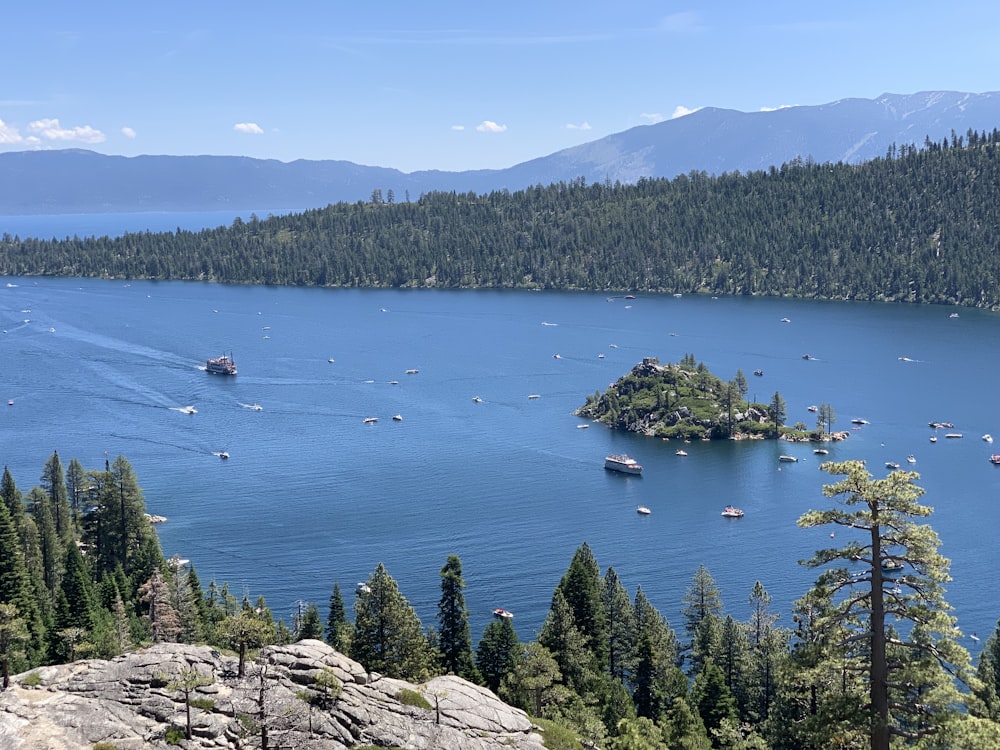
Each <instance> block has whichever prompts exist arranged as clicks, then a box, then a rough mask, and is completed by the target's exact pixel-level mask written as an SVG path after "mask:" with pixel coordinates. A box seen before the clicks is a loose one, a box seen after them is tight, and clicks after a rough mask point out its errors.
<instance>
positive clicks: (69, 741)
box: [0, 640, 543, 750]
mask: <svg viewBox="0 0 1000 750" xmlns="http://www.w3.org/2000/svg"><path fill="white" fill-rule="evenodd" d="M237 666H238V665H237V660H236V658H235V657H233V656H228V655H224V654H220V653H219V652H218V651H214V650H213V649H211V648H209V647H207V646H188V645H182V644H176V643H163V644H158V645H156V646H152V647H150V648H147V649H142V650H140V651H135V652H132V653H128V654H124V655H122V656H119V657H117V658H115V659H112V660H110V661H103V660H87V661H79V662H74V663H72V664H65V665H60V666H52V667H42V668H40V669H36V670H33V671H32V672H28V673H25V674H21V675H17V676H16V677H15V678H13V679H12V682H11V687H10V688H9V689H8V690H6V691H3V692H0V750H92V748H93V746H94V745H95V743H98V742H107V743H109V744H110V745H111V746H112V747H114V748H116V750H139V749H140V748H168V747H178V746H179V747H181V748H185V749H186V750H201V749H205V750H209V749H211V750H229V749H231V750H236V749H237V748H257V747H261V745H262V738H263V736H264V735H265V734H266V736H267V743H268V747H269V748H272V750H273V749H274V748H278V747H281V748H285V749H286V750H287V749H290V748H296V749H301V750H340V749H341V748H349V747H354V746H365V745H375V746H379V747H395V748H440V749H441V750H500V748H503V749H504V750H541V748H542V747H543V745H542V741H541V738H540V737H539V736H538V735H537V734H536V733H535V732H534V731H533V730H534V727H533V726H532V724H531V722H530V721H529V720H528V717H527V716H526V714H525V713H524V712H523V711H520V710H518V709H516V708H512V707H510V706H508V705H506V704H505V703H503V702H502V701H501V700H500V699H498V698H497V697H496V696H495V695H494V694H493V693H491V692H490V691H489V690H487V689H486V688H482V687H479V686H477V685H473V684H472V683H470V682H467V681H465V680H463V679H461V678H458V677H452V676H446V677H435V678H434V679H432V680H430V681H429V682H427V683H424V684H420V685H415V684H411V683H408V682H404V681H402V680H394V679H390V678H387V677H382V676H380V675H377V674H369V673H367V672H365V670H364V668H363V667H362V666H361V665H360V664H358V663H357V662H354V661H351V660H350V659H348V658H347V657H346V656H344V655H343V654H340V653H338V652H336V651H334V650H333V649H331V648H330V647H329V646H327V645H326V644H325V643H323V642H321V641H314V640H307V641H300V642H299V643H295V644H292V645H290V646H271V647H268V648H266V649H264V650H263V651H262V652H261V654H260V656H259V658H258V659H256V660H255V661H253V662H248V664H247V667H246V674H245V676H244V677H243V678H242V679H238V678H237V677H236V672H237ZM324 669H326V670H330V671H332V672H333V674H334V675H336V677H337V679H338V681H339V682H340V685H341V686H342V690H341V692H340V694H339V695H337V696H336V697H332V696H328V695H326V694H324V693H323V692H322V690H321V689H320V687H319V686H318V685H317V682H316V676H317V675H319V674H321V672H322V671H323V670H324ZM29 675H34V676H35V677H32V678H31V679H29ZM194 677H200V678H201V679H199V680H194V679H192V678H194ZM36 678H37V681H38V684H37V685H36V686H31V685H30V683H31V682H32V681H34V680H35V679H36ZM185 681H187V683H188V684H189V685H192V684H193V683H194V682H196V681H197V682H205V683H207V684H204V685H199V686H197V687H193V688H192V689H191V690H190V698H191V703H192V706H191V709H190V712H191V737H192V738H191V739H190V740H187V739H184V734H185V729H186V726H187V719H186V714H185V708H186V703H185V699H184V692H183V690H182V689H180V688H179V687H178V686H177V683H181V682H185ZM402 690H409V691H413V692H414V693H418V694H419V695H420V696H422V697H423V698H424V699H425V700H426V702H427V704H428V705H430V708H424V707H418V706H412V705H408V704H407V703H404V702H402V701H401V700H400V694H401V691H402ZM168 731H170V732H172V734H173V735H174V737H173V739H175V741H176V740H179V743H178V744H175V745H171V744H169V743H168V742H167V734H168Z"/></svg>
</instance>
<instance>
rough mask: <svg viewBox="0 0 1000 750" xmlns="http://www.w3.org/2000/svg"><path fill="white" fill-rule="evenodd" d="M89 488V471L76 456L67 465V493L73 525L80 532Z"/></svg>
mask: <svg viewBox="0 0 1000 750" xmlns="http://www.w3.org/2000/svg"><path fill="white" fill-rule="evenodd" d="M87 488H88V483H87V472H86V471H85V470H84V468H83V464H81V463H80V462H79V461H77V460H76V459H75V458H73V459H70V462H69V465H68V466H67V467H66V495H67V497H68V499H69V507H70V512H71V514H72V520H73V526H74V527H75V528H76V530H77V533H79V529H80V523H81V516H82V514H83V513H82V512H83V503H84V498H85V497H86V495H87Z"/></svg>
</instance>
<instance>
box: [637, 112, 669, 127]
mask: <svg viewBox="0 0 1000 750" xmlns="http://www.w3.org/2000/svg"><path fill="white" fill-rule="evenodd" d="M639 117H641V118H642V119H643V120H645V121H646V122H648V123H649V124H650V125H655V124H656V123H658V122H663V121H664V120H665V119H666V118H665V117H664V116H663V115H661V114H660V113H659V112H643V113H642V114H641V115H639Z"/></svg>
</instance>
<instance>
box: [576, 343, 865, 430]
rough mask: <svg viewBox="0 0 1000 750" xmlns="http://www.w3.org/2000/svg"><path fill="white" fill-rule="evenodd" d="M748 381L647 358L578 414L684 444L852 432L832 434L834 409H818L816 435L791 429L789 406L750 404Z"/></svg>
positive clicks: (688, 360) (691, 363)
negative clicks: (786, 419) (697, 441)
mask: <svg viewBox="0 0 1000 750" xmlns="http://www.w3.org/2000/svg"><path fill="white" fill-rule="evenodd" d="M747 392H748V384H747V380H746V378H745V377H744V375H743V372H742V370H737V371H736V375H735V376H734V377H733V379H732V380H729V381H724V380H722V379H721V378H720V377H718V376H717V375H714V374H712V373H711V372H710V371H709V370H708V368H707V367H706V366H705V364H704V363H703V362H698V361H697V360H696V359H695V358H694V355H693V354H687V355H685V357H684V358H683V359H682V360H681V361H680V362H679V363H677V364H673V363H668V364H660V361H659V360H658V359H657V358H656V357H645V358H644V359H643V360H642V362H640V363H639V364H637V365H636V366H635V367H633V368H632V370H631V371H630V372H629V373H627V374H626V375H623V376H622V377H620V378H618V380H616V381H615V382H614V383H611V385H610V386H609V387H608V389H607V390H606V391H604V393H601V392H600V391H598V392H596V393H594V394H593V395H591V396H589V397H588V398H587V402H586V403H585V404H584V405H583V406H581V407H580V408H579V409H577V410H576V412H575V414H576V415H577V416H580V417H585V418H589V419H593V420H596V421H599V422H602V423H603V424H606V425H607V426H608V427H611V428H612V429H616V430H626V431H629V432H638V433H642V434H644V435H648V436H651V437H660V438H665V439H671V438H677V439H683V440H721V439H751V438H757V439H763V438H781V439H785V440H803V441H817V442H820V441H826V440H840V439H843V438H844V437H845V436H846V433H832V432H830V427H831V425H832V423H833V419H834V417H833V409H832V408H830V407H829V406H828V405H826V404H824V405H823V407H822V408H820V409H819V410H818V415H817V424H816V429H815V430H811V431H810V430H807V429H800V428H804V425H796V426H795V427H786V426H785V424H784V422H785V404H784V400H783V399H782V398H781V394H779V393H777V392H775V394H774V396H773V397H772V398H771V401H770V403H769V404H759V403H750V402H748V401H746V400H745V399H746V394H747Z"/></svg>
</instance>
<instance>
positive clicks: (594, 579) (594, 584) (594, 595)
mask: <svg viewBox="0 0 1000 750" xmlns="http://www.w3.org/2000/svg"><path fill="white" fill-rule="evenodd" d="M559 590H560V592H561V593H562V595H563V597H564V598H565V600H566V603H567V604H568V605H569V608H570V610H571V612H572V614H573V622H574V624H575V625H576V627H577V629H578V630H579V631H580V633H581V634H582V635H583V637H584V638H585V639H586V644H585V645H586V648H587V650H588V651H590V653H592V654H593V655H594V658H595V659H596V660H597V663H598V664H602V665H603V664H605V663H606V662H607V660H608V653H607V648H608V633H607V620H606V616H605V611H604V605H603V602H602V593H603V590H604V585H603V583H602V581H601V569H600V568H599V567H598V565H597V560H596V559H595V558H594V553H593V552H592V551H591V549H590V545H588V544H587V543H586V542H584V543H583V544H582V545H581V546H580V547H579V548H578V549H577V550H576V552H575V553H574V554H573V559H572V560H571V561H570V564H569V568H568V569H567V571H566V573H565V574H564V575H563V577H562V580H561V581H559ZM557 658H558V657H557ZM563 674H564V675H565V674H566V673H565V672H563Z"/></svg>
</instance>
